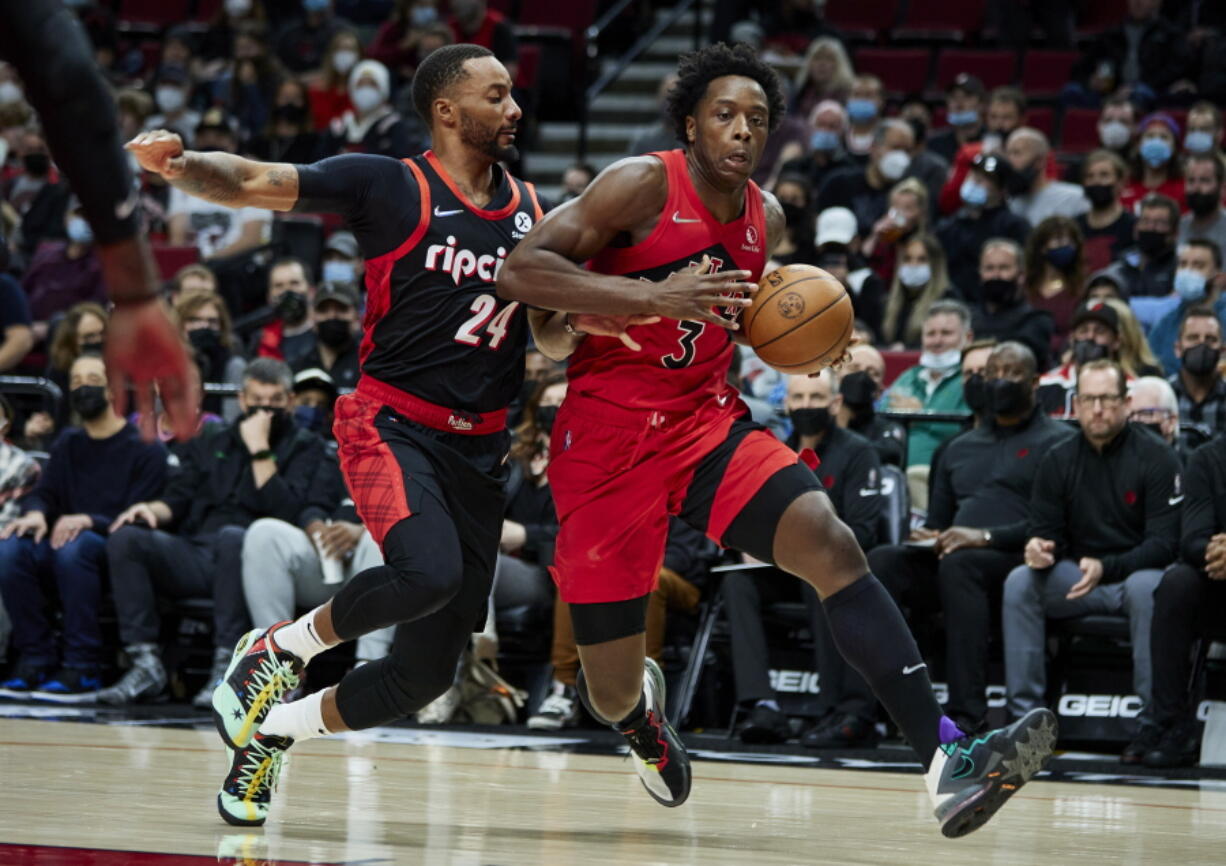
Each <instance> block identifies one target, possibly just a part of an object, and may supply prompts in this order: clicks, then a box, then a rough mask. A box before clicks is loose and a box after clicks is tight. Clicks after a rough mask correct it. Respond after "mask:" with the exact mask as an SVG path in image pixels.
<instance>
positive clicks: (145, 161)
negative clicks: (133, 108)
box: [124, 129, 186, 179]
mask: <svg viewBox="0 0 1226 866" xmlns="http://www.w3.org/2000/svg"><path fill="white" fill-rule="evenodd" d="M124 147H125V148H126V149H127V150H128V151H130V152H131V153H132V155H133V156H135V157H136V161H137V162H138V163H140V167H141V168H143V169H144V170H145V171H151V172H153V173H154V174H160V175H161V176H162V177H165V178H168V179H169V178H175V177H178V176H179V175H181V174H182V173H183V169H184V167H185V165H186V160H185V159H184V158H183V139H181V138H179V136H178V135H177V134H176V133H173V132H169V131H168V130H165V129H154V130H150V131H149V132H142V133H141V134H140V135H138V136H136V138H134V139H132V140H131V141H129V142H128V143H127V144H125V145H124Z"/></svg>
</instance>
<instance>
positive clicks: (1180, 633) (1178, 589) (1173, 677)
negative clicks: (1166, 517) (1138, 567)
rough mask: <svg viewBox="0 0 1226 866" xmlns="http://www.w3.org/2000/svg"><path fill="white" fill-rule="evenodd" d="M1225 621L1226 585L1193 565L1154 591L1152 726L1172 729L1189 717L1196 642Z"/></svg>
mask: <svg viewBox="0 0 1226 866" xmlns="http://www.w3.org/2000/svg"><path fill="white" fill-rule="evenodd" d="M1223 623H1226V581H1223V580H1210V579H1209V576H1208V575H1206V574H1205V573H1204V572H1203V571H1200V570H1198V569H1195V568H1192V566H1190V565H1183V564H1179V565H1173V566H1171V567H1170V568H1168V569H1167V570H1166V573H1165V574H1163V575H1162V582H1161V583H1159V584H1158V588H1157V589H1156V590H1154V618H1153V622H1152V624H1151V626H1150V633H1149V646H1150V658H1151V659H1152V662H1151V664H1152V666H1153V677H1154V685H1153V701H1154V714H1153V715H1154V722H1155V724H1157V725H1158V726H1160V727H1163V728H1165V727H1168V726H1170V725H1172V724H1174V723H1176V722H1180V721H1185V720H1187V719H1189V718H1190V717H1191V716H1190V714H1191V707H1190V706H1189V698H1190V697H1191V693H1190V690H1189V688H1188V677H1189V676H1190V675H1191V672H1192V671H1191V652H1192V644H1193V643H1195V641H1196V639H1197V638H1198V637H1200V636H1201V635H1203V634H1205V632H1206V630H1207V629H1208V628H1210V627H1213V626H1215V625H1216V627H1217V628H1218V629H1221V628H1222V627H1223V625H1222V624H1223Z"/></svg>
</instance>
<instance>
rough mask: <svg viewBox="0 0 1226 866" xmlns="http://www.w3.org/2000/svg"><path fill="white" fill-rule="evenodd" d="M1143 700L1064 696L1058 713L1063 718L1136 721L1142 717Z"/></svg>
mask: <svg viewBox="0 0 1226 866" xmlns="http://www.w3.org/2000/svg"><path fill="white" fill-rule="evenodd" d="M1142 706H1143V704H1142V703H1141V699H1140V698H1139V697H1137V696H1136V695H1074V694H1069V695H1063V696H1061V698H1060V704H1059V706H1058V707H1057V708H1056V712H1057V713H1059V714H1060V715H1062V716H1070V717H1075V716H1087V717H1090V718H1096V719H1135V718H1136V717H1137V716H1139V715H1141V707H1142Z"/></svg>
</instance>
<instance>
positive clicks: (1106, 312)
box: [1070, 300, 1120, 335]
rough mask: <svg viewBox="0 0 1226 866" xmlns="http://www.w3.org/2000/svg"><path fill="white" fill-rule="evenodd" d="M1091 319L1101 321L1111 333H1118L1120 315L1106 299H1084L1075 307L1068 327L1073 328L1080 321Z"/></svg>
mask: <svg viewBox="0 0 1226 866" xmlns="http://www.w3.org/2000/svg"><path fill="white" fill-rule="evenodd" d="M1091 319H1093V320H1094V321H1096V322H1102V323H1103V324H1104V325H1106V326H1107V327H1108V328H1110V329H1111V331H1112V333H1114V334H1116V335H1118V334H1119V332H1120V315H1119V313H1117V312H1116V311H1115V308H1114V307H1112V306H1111V305H1110V304H1108V303H1107V302H1106V301H1101V300H1096V301H1086V302H1085V303H1084V304H1082V305H1081V306H1080V307H1078V308H1077V312H1075V313H1073V323H1072V325H1071V326H1070V329H1075V328H1076V327H1077V326H1078V325H1080V324H1081V323H1082V322H1088V321H1090V320H1091Z"/></svg>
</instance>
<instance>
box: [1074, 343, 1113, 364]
mask: <svg viewBox="0 0 1226 866" xmlns="http://www.w3.org/2000/svg"><path fill="white" fill-rule="evenodd" d="M1110 353H1111V350H1110V349H1108V348H1107V347H1106V346H1104V345H1103V344H1102V343H1096V342H1094V341H1093V340H1074V341H1073V363H1075V364H1077V366H1079V367H1080V366H1081V365H1082V364H1088V363H1090V362H1091V361H1100V360H1102V359H1103V358H1106V357H1107V356H1108V355H1109V354H1110Z"/></svg>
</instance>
